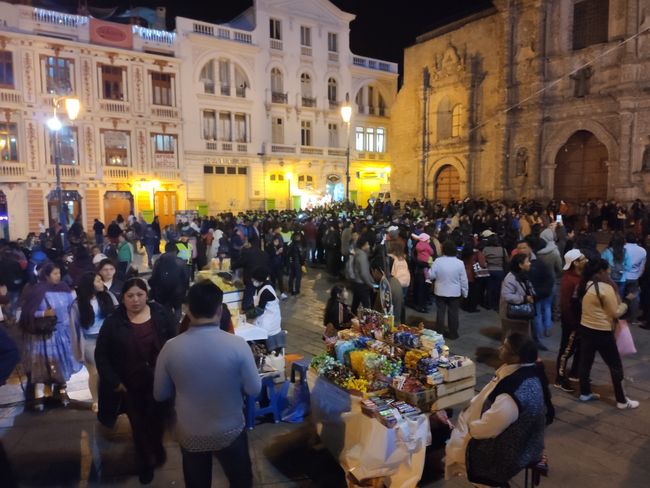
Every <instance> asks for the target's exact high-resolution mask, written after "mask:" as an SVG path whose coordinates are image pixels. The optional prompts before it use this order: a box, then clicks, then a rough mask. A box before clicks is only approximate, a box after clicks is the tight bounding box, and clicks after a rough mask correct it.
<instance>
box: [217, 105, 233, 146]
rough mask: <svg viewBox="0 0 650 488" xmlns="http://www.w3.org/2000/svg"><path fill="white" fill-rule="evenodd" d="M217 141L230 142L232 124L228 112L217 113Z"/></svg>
mask: <svg viewBox="0 0 650 488" xmlns="http://www.w3.org/2000/svg"><path fill="white" fill-rule="evenodd" d="M218 137H219V140H221V141H228V142H231V141H232V122H231V119H230V112H219V133H218Z"/></svg>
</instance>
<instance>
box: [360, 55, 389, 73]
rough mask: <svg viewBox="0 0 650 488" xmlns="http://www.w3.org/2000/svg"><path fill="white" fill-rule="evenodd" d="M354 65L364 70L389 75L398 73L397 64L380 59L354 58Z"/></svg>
mask: <svg viewBox="0 0 650 488" xmlns="http://www.w3.org/2000/svg"><path fill="white" fill-rule="evenodd" d="M352 64H354V65H355V66H361V67H363V68H368V69H375V70H378V71H386V72H387V73H397V64H395V63H388V62H386V61H381V60H380V59H373V58H365V57H363V56H353V57H352Z"/></svg>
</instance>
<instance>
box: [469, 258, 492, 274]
mask: <svg viewBox="0 0 650 488" xmlns="http://www.w3.org/2000/svg"><path fill="white" fill-rule="evenodd" d="M472 270H473V271H474V276H475V277H476V278H488V277H489V276H490V271H489V270H488V269H487V268H482V267H481V265H480V264H479V262H478V261H476V262H475V263H474V264H472Z"/></svg>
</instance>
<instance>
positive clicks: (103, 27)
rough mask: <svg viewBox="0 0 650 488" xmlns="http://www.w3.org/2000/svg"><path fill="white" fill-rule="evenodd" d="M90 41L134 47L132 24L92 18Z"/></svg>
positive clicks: (105, 44)
mask: <svg viewBox="0 0 650 488" xmlns="http://www.w3.org/2000/svg"><path fill="white" fill-rule="evenodd" d="M89 27H90V42H92V43H93V44H101V45H103V46H115V47H121V48H124V49H133V31H132V28H131V25H125V24H117V23H115V22H106V21H105V20H97V19H93V18H91V19H90V22H89Z"/></svg>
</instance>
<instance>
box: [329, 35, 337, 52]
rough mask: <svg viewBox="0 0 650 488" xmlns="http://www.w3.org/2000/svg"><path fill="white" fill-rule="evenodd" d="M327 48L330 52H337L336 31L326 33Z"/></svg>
mask: <svg viewBox="0 0 650 488" xmlns="http://www.w3.org/2000/svg"><path fill="white" fill-rule="evenodd" d="M327 50H328V51H329V52H331V53H337V52H339V35H338V34H337V33H336V32H328V33H327Z"/></svg>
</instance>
